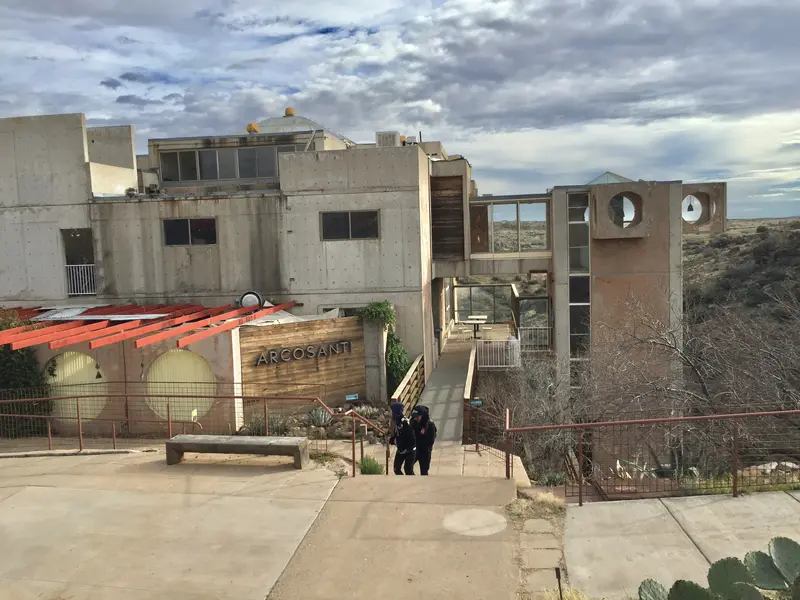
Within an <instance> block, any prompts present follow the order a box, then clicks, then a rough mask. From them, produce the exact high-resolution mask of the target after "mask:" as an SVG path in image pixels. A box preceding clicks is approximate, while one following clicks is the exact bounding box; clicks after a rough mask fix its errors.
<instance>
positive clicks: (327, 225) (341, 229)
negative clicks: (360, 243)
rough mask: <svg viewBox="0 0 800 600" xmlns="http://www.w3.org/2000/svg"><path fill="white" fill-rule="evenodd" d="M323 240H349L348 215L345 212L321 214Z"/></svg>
mask: <svg viewBox="0 0 800 600" xmlns="http://www.w3.org/2000/svg"><path fill="white" fill-rule="evenodd" d="M322 239H323V240H349V239H350V214H349V213H346V212H328V213H322Z"/></svg>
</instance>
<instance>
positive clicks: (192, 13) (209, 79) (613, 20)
mask: <svg viewBox="0 0 800 600" xmlns="http://www.w3.org/2000/svg"><path fill="white" fill-rule="evenodd" d="M798 31H800V1H798V0H625V1H622V0H619V1H618V0H525V1H523V0H340V1H339V2H332V1H331V0H281V1H278V0H168V1H164V0H136V1H135V2H132V1H130V0H0V39H2V40H3V42H2V43H1V44H0V116H20V115H31V114H48V113H63V112H83V113H85V114H86V117H87V123H88V124H89V125H106V124H108V125H111V124H133V125H134V127H135V130H136V141H137V151H138V152H139V153H144V152H146V149H147V139H148V138H154V137H171V136H192V135H224V134H229V133H239V132H243V131H244V128H245V126H246V125H247V123H249V122H253V121H258V120H261V119H264V118H267V117H273V116H280V115H282V114H283V111H284V109H285V108H286V107H287V106H292V107H294V108H295V109H296V110H297V113H298V114H300V115H303V116H306V117H308V118H310V119H313V120H315V121H317V122H319V123H322V124H324V125H325V126H326V127H327V128H328V129H330V130H333V131H336V132H340V133H342V134H344V135H345V136H347V137H348V138H350V139H353V140H355V141H358V142H370V141H374V140H375V132H376V131H386V130H397V131H400V132H401V133H404V134H407V135H417V134H418V132H420V131H421V132H422V136H423V139H424V140H440V141H442V142H443V144H444V146H445V149H446V150H447V151H448V152H449V153H450V154H463V155H464V156H465V157H466V158H467V159H468V160H469V161H470V163H471V164H472V167H473V175H474V178H475V179H476V180H477V183H478V189H479V191H480V193H493V194H515V193H516V194H522V193H532V192H544V191H545V190H546V189H547V188H550V187H553V186H555V185H570V184H579V183H585V182H587V181H589V180H590V179H592V178H594V177H595V176H597V175H599V174H600V173H602V172H603V171H606V170H610V171H613V172H616V173H620V174H622V175H624V176H626V177H629V178H631V179H661V180H675V179H682V180H684V181H719V180H724V181H728V182H729V186H728V216H729V217H732V218H757V217H785V216H796V215H800V60H798V57H800V35H798V33H797V32H798Z"/></svg>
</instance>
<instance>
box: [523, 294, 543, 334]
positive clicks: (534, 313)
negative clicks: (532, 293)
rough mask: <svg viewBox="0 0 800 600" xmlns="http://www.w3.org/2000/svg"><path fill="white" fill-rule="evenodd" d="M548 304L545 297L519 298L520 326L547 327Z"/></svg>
mask: <svg viewBox="0 0 800 600" xmlns="http://www.w3.org/2000/svg"><path fill="white" fill-rule="evenodd" d="M549 305H550V303H549V302H548V301H547V299H546V298H536V299H530V300H529V299H520V301H519V323H520V327H549V326H550V315H549Z"/></svg>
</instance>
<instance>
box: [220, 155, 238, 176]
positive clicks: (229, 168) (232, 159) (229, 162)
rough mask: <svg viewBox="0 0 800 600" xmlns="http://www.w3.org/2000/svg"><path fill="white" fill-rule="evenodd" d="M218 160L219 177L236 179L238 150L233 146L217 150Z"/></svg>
mask: <svg viewBox="0 0 800 600" xmlns="http://www.w3.org/2000/svg"><path fill="white" fill-rule="evenodd" d="M217 160H218V161H219V178H220V179H236V150H234V149H233V148H223V149H221V150H217Z"/></svg>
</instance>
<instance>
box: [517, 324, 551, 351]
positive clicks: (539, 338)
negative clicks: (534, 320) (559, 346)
mask: <svg viewBox="0 0 800 600" xmlns="http://www.w3.org/2000/svg"><path fill="white" fill-rule="evenodd" d="M518 331H519V343H520V346H522V351H523V352H544V351H547V350H550V328H549V327H520V328H519V329H518Z"/></svg>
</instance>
